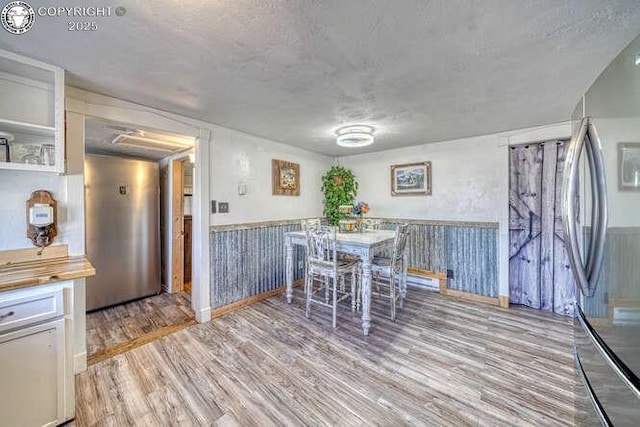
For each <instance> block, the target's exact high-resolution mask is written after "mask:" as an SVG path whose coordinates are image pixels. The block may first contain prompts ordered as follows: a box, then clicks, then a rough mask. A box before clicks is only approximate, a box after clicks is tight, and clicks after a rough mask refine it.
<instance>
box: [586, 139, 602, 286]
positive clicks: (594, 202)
mask: <svg viewBox="0 0 640 427" xmlns="http://www.w3.org/2000/svg"><path fill="white" fill-rule="evenodd" d="M584 151H585V153H586V155H587V162H588V165H589V171H590V173H589V176H590V178H591V187H590V189H591V223H590V224H591V230H590V234H589V247H588V248H585V250H586V251H587V256H586V260H585V263H584V267H585V273H586V275H587V281H588V282H589V283H591V280H590V277H591V274H592V271H593V260H594V259H595V252H596V246H597V245H596V244H594V243H595V238H596V237H595V236H597V235H598V227H599V222H598V215H599V212H600V206H599V205H598V203H599V202H600V199H599V198H598V177H597V174H596V173H595V170H596V161H595V158H594V154H593V144H592V143H591V140H590V139H589V127H587V136H586V140H585V144H584Z"/></svg>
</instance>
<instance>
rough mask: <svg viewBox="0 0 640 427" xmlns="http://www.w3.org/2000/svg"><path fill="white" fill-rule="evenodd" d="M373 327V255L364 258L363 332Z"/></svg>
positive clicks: (367, 333) (366, 332)
mask: <svg viewBox="0 0 640 427" xmlns="http://www.w3.org/2000/svg"><path fill="white" fill-rule="evenodd" d="M370 327H371V255H370V254H369V255H367V256H365V257H363V258H362V332H363V333H364V335H369V328H370Z"/></svg>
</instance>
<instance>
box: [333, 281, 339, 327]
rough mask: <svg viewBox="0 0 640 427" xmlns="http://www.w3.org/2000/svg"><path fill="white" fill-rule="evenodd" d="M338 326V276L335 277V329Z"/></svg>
mask: <svg viewBox="0 0 640 427" xmlns="http://www.w3.org/2000/svg"><path fill="white" fill-rule="evenodd" d="M336 327H338V278H337V277H335V278H334V279H333V329H335V328H336Z"/></svg>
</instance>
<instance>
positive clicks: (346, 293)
mask: <svg viewBox="0 0 640 427" xmlns="http://www.w3.org/2000/svg"><path fill="white" fill-rule="evenodd" d="M305 231H306V234H307V263H306V264H307V275H306V277H305V293H306V296H307V300H306V303H307V304H306V315H307V318H310V317H311V305H312V304H318V305H321V306H324V307H330V308H332V309H333V327H334V328H335V327H337V310H338V303H339V302H340V301H342V300H344V299H347V298H351V309H352V311H355V299H356V292H357V288H358V287H357V286H356V269H357V267H358V263H357V262H355V261H347V260H344V259H341V258H339V257H338V252H337V250H336V246H337V241H336V232H337V228H336V227H329V226H322V225H321V226H310V227H307V229H306V230H305ZM347 276H350V277H349V279H350V281H349V282H348V283H347ZM314 284H317V285H318V286H317V287H315V288H314ZM347 284H348V285H349V286H348V287H347ZM323 291H324V292H323ZM318 294H320V295H318ZM322 294H324V295H322ZM330 300H331V301H330Z"/></svg>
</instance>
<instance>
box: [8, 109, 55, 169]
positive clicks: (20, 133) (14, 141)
mask: <svg viewBox="0 0 640 427" xmlns="http://www.w3.org/2000/svg"><path fill="white" fill-rule="evenodd" d="M55 132H56V129H55V128H54V127H49V126H41V125H33V124H29V123H21V122H16V121H12V120H5V119H0V169H11V170H20V169H21V170H27V171H42V172H55V171H56V167H55V162H56V146H55Z"/></svg>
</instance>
